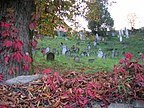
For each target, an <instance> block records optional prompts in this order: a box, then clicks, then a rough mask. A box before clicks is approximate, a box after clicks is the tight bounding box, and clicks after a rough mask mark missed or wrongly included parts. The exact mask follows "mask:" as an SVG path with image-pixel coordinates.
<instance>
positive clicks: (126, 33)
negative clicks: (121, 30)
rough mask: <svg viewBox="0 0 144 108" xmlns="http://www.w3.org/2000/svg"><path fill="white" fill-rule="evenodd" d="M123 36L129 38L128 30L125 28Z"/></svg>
mask: <svg viewBox="0 0 144 108" xmlns="http://www.w3.org/2000/svg"><path fill="white" fill-rule="evenodd" d="M125 35H126V38H129V33H128V29H126V28H125Z"/></svg>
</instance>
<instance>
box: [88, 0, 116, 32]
mask: <svg viewBox="0 0 144 108" xmlns="http://www.w3.org/2000/svg"><path fill="white" fill-rule="evenodd" d="M87 5H88V11H87V13H86V19H87V20H88V28H89V29H91V30H92V32H93V33H94V34H95V32H96V31H97V32H99V31H101V29H103V28H111V27H113V25H114V20H113V19H112V18H111V15H110V13H109V12H108V7H107V6H108V1H104V0H96V1H90V2H87Z"/></svg>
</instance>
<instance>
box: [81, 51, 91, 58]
mask: <svg viewBox="0 0 144 108" xmlns="http://www.w3.org/2000/svg"><path fill="white" fill-rule="evenodd" d="M84 56H87V57H88V56H89V53H88V52H87V51H82V53H81V54H80V57H84Z"/></svg>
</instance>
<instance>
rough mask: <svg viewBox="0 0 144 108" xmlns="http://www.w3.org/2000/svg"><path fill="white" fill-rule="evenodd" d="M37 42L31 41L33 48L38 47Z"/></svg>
mask: <svg viewBox="0 0 144 108" xmlns="http://www.w3.org/2000/svg"><path fill="white" fill-rule="evenodd" d="M37 43H38V42H37V41H36V40H35V39H33V40H31V41H30V45H31V46H32V47H33V48H36V45H37Z"/></svg>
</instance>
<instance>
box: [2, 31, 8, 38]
mask: <svg viewBox="0 0 144 108" xmlns="http://www.w3.org/2000/svg"><path fill="white" fill-rule="evenodd" d="M1 35H2V37H7V36H9V33H8V32H7V31H2V33H1Z"/></svg>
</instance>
